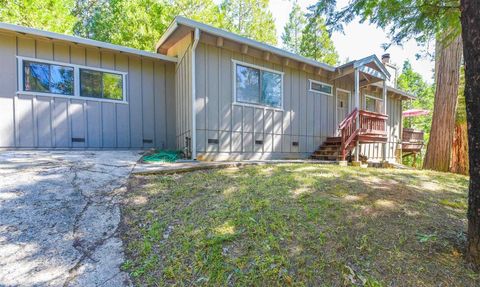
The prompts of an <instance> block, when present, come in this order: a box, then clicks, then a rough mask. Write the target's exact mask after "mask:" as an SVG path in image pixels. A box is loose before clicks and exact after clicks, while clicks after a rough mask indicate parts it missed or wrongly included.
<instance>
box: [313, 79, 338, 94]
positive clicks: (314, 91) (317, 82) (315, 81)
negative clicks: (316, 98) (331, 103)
mask: <svg viewBox="0 0 480 287" xmlns="http://www.w3.org/2000/svg"><path fill="white" fill-rule="evenodd" d="M312 83H315V84H319V85H325V86H329V87H330V89H331V92H330V94H328V93H325V92H321V91H317V90H314V89H312ZM308 91H309V92H312V93H316V94H321V95H325V96H329V97H333V85H330V84H327V83H324V82H321V81H317V80H313V79H308Z"/></svg>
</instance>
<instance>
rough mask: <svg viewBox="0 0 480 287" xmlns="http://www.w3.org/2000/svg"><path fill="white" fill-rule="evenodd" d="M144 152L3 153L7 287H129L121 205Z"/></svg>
mask: <svg viewBox="0 0 480 287" xmlns="http://www.w3.org/2000/svg"><path fill="white" fill-rule="evenodd" d="M139 158H140V154H139V152H138V151H55V152H48V151H29V152H27V151H2V152H0V286H125V285H130V281H129V279H128V276H127V274H126V273H125V272H122V271H121V270H120V265H121V263H122V262H123V261H124V259H123V247H122V241H121V240H120V239H119V238H118V237H117V228H118V225H119V223H120V207H119V202H120V197H121V196H122V193H123V192H124V191H125V190H126V187H125V185H126V183H127V179H128V176H129V174H130V172H131V171H132V169H133V168H134V166H135V162H136V161H137V160H138V159H139Z"/></svg>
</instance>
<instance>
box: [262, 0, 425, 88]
mask: <svg viewBox="0 0 480 287" xmlns="http://www.w3.org/2000/svg"><path fill="white" fill-rule="evenodd" d="M315 2H316V1H315V0H298V3H299V4H300V6H301V7H302V8H303V9H304V11H307V7H308V6H310V5H312V4H314V3H315ZM337 2H338V4H337V5H338V7H344V6H345V5H347V4H348V2H349V0H337ZM291 8H292V1H289V0H270V11H271V12H272V14H273V17H274V18H275V24H276V27H277V35H278V43H281V39H280V36H281V35H282V32H283V27H284V26H285V23H286V22H287V21H288V15H289V13H290V11H291ZM332 40H333V42H334V44H335V48H336V49H337V52H338V54H339V56H340V61H341V62H345V60H346V59H347V58H348V59H350V60H354V59H359V58H363V57H366V56H370V55H371V54H376V55H377V56H378V57H379V58H380V57H381V56H382V54H384V53H390V61H391V62H392V63H394V64H396V65H397V66H398V67H399V68H400V69H401V68H402V66H403V62H404V61H405V60H409V61H410V63H411V64H412V68H413V70H414V71H416V72H418V73H420V74H421V75H422V76H423V78H424V80H426V81H428V82H429V83H432V82H433V69H434V62H433V61H431V60H430V59H427V57H422V58H421V59H419V60H417V59H416V55H417V54H421V53H422V52H423V51H424V50H425V49H424V48H422V47H419V46H418V45H417V44H416V42H415V40H410V41H408V42H406V43H404V44H403V45H402V46H396V45H395V46H394V45H392V46H390V48H389V49H388V50H387V51H384V49H383V48H382V44H383V43H390V41H389V39H388V35H387V33H386V32H385V31H383V30H382V29H379V28H377V27H376V26H374V25H369V24H367V23H363V24H360V23H359V22H358V20H354V21H353V22H351V23H350V24H348V25H346V26H345V29H344V33H340V32H335V33H333V35H332ZM280 45H281V44H280Z"/></svg>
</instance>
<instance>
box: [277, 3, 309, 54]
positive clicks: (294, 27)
mask: <svg viewBox="0 0 480 287" xmlns="http://www.w3.org/2000/svg"><path fill="white" fill-rule="evenodd" d="M306 22H307V20H306V18H305V15H304V13H302V8H301V7H300V5H298V3H297V2H295V3H293V7H292V11H290V14H289V16H288V22H287V24H285V27H284V28H283V34H282V45H283V48H284V49H286V50H288V51H290V52H292V53H295V54H300V45H301V43H302V32H303V29H304V28H305V24H306Z"/></svg>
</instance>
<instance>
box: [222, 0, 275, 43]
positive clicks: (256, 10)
mask: <svg viewBox="0 0 480 287" xmlns="http://www.w3.org/2000/svg"><path fill="white" fill-rule="evenodd" d="M268 4H269V0H224V1H223V2H222V4H221V12H222V14H223V17H224V22H223V25H222V26H223V28H225V29H227V30H229V31H231V32H234V33H237V34H240V35H242V36H246V37H249V38H252V39H254V40H257V41H260V42H265V43H268V44H272V45H275V44H276V43H277V32H276V29H275V20H274V19H273V15H272V13H271V12H270V11H269V9H268Z"/></svg>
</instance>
